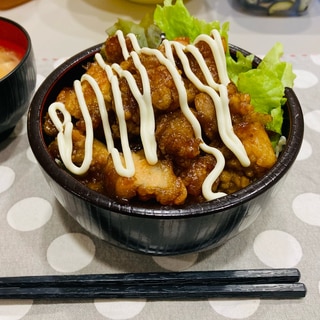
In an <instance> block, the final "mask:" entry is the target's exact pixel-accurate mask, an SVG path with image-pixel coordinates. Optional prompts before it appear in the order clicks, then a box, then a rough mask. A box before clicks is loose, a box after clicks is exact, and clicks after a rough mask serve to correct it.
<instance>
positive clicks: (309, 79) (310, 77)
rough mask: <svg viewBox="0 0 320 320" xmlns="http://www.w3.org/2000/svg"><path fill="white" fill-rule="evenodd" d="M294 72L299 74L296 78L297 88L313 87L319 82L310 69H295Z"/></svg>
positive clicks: (295, 85) (295, 84)
mask: <svg viewBox="0 0 320 320" xmlns="http://www.w3.org/2000/svg"><path fill="white" fill-rule="evenodd" d="M294 73H295V74H296V76H297V77H296V79H295V80H294V87H295V88H300V89H308V88H311V87H313V86H314V85H316V84H317V83H318V82H319V80H318V78H317V77H316V76H315V75H314V74H313V73H311V72H310V71H306V70H294Z"/></svg>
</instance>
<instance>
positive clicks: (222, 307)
mask: <svg viewBox="0 0 320 320" xmlns="http://www.w3.org/2000/svg"><path fill="white" fill-rule="evenodd" d="M209 304H210V306H211V307H212V308H213V309H214V310H215V311H216V312H217V313H219V314H220V315H222V316H224V317H227V318H230V319H244V318H248V317H250V316H252V315H253V314H254V313H255V312H256V311H257V310H258V308H259V305H260V300H259V299H254V300H235V299H232V300H219V299H214V300H213V299H212V300H211V299H209Z"/></svg>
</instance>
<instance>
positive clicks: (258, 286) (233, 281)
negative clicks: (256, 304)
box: [0, 268, 306, 300]
mask: <svg viewBox="0 0 320 320" xmlns="http://www.w3.org/2000/svg"><path fill="white" fill-rule="evenodd" d="M299 280H300V272H299V270H298V269H295V268H289V269H251V270H221V271H187V272H154V273H123V274H108V275H107V274H92V275H67V276H55V275H54V276H30V277H28V276H26V277H2V278H0V299H97V298H113V299H115V298H116V299H120V298H126V299H130V298H147V299H162V300H168V299H205V298H261V299H296V298H302V297H305V295H306V287H305V285H304V284H303V283H300V282H299Z"/></svg>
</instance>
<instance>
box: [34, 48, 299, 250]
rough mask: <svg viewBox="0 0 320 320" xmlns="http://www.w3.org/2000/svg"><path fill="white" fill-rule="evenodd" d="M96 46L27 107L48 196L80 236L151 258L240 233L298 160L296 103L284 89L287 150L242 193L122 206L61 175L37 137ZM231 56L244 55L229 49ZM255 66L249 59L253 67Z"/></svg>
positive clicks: (62, 69) (199, 247)
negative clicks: (166, 203) (61, 93)
mask: <svg viewBox="0 0 320 320" xmlns="http://www.w3.org/2000/svg"><path fill="white" fill-rule="evenodd" d="M100 48H101V45H100V44H99V45H96V46H94V47H91V48H89V49H87V50H85V51H83V52H81V53H79V54H77V55H75V56H74V57H72V58H71V59H69V60H68V61H66V62H65V63H63V64H62V65H61V66H60V67H58V68H57V69H56V70H55V71H53V72H52V73H51V74H50V75H49V76H48V78H47V79H46V80H45V81H44V82H43V84H42V85H41V87H40V88H39V90H38V91H37V92H36V94H35V97H34V99H33V101H32V103H31V107H30V110H29V115H28V137H29V141H30V145H31V148H32V150H33V153H34V155H35V157H36V158H37V160H38V161H39V164H40V166H41V168H42V170H43V173H44V176H45V178H46V180H47V181H48V183H49V185H50V187H51V189H52V191H53V192H54V194H55V196H56V198H57V199H58V201H59V202H60V203H61V205H62V206H63V207H64V208H65V209H66V211H67V212H69V214H70V215H71V216H72V217H73V218H74V219H75V220H76V221H77V222H78V223H79V224H80V225H81V226H82V227H83V228H84V229H86V230H88V231H89V232H90V233H92V234H94V235H95V236H97V237H99V238H101V239H103V240H106V241H107V242H109V243H111V244H114V245H116V246H118V247H121V248H125V249H128V250H131V251H135V252H141V253H147V254H152V255H174V254H184V253H189V252H196V251H202V250H206V249H210V248H213V247H217V246H220V245H221V244H223V243H225V242H226V241H227V240H228V239H230V238H232V237H234V236H235V235H237V234H238V233H239V232H241V231H242V230H244V229H246V227H248V226H249V225H250V224H251V223H252V222H253V221H254V220H255V218H256V217H257V216H258V214H259V213H260V212H261V211H263V209H264V207H265V206H266V205H267V203H268V201H269V200H270V197H271V195H272V192H274V191H275V190H274V188H275V187H276V186H277V184H278V182H279V181H280V180H281V179H282V178H283V177H284V176H285V175H286V173H287V172H288V170H289V168H290V167H291V166H292V164H293V163H294V161H295V159H296V156H297V155H298V152H299V149H300V146H301V143H302V138H303V130H304V126H303V115H302V112H301V108H300V104H299V101H298V100H297V97H296V95H295V94H294V92H293V91H292V90H291V89H286V91H285V94H286V97H287V104H286V105H285V107H284V125H283V134H284V135H285V136H286V137H287V144H286V146H285V147H284V149H283V151H282V152H281V154H280V156H279V158H278V161H277V163H276V164H275V165H274V167H273V168H272V169H271V170H270V171H269V172H268V173H267V174H266V175H265V176H264V177H263V179H261V180H259V181H256V182H254V183H252V184H251V185H249V186H248V187H246V188H244V189H242V190H240V191H238V192H235V193H233V194H230V195H227V196H225V197H222V198H219V199H217V200H213V201H208V202H205V203H201V204H194V205H189V206H185V207H179V208H175V207H168V206H159V207H156V208H150V207H147V205H144V204H141V205H139V206H136V205H124V204H120V203H118V202H116V201H115V200H113V199H111V198H108V197H107V196H104V195H102V194H99V193H97V192H95V191H92V190H90V189H88V188H87V187H85V186H84V185H83V184H81V183H80V182H78V181H77V180H76V179H74V178H73V177H72V176H71V175H70V174H68V172H66V171H64V170H63V169H61V168H60V167H59V166H58V165H57V164H56V163H55V161H54V159H52V157H51V156H50V155H49V153H48V150H47V138H46V136H45V134H44V133H43V131H42V125H43V121H44V116H45V114H46V112H47V109H48V107H49V105H50V104H51V103H52V102H53V101H55V99H56V96H57V94H58V93H59V91H60V90H61V89H62V88H63V87H64V86H71V85H72V83H73V81H74V79H79V78H80V76H81V75H82V74H83V72H84V71H83V66H84V65H85V64H86V62H88V61H91V60H92V59H93V56H94V54H95V53H96V52H99V50H100ZM230 50H231V53H232V54H235V53H236V51H241V52H243V53H244V54H248V52H246V51H244V50H242V49H239V48H237V47H235V46H232V45H230ZM259 62H260V60H259V59H258V58H257V57H255V60H254V63H255V64H256V65H257V64H258V63H259Z"/></svg>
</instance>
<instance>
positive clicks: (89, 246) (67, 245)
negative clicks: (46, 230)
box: [47, 233, 96, 272]
mask: <svg viewBox="0 0 320 320" xmlns="http://www.w3.org/2000/svg"><path fill="white" fill-rule="evenodd" d="M95 251H96V249H95V245H94V243H93V241H92V240H91V239H90V238H89V237H88V236H86V235H84V234H81V233H68V234H65V235H62V236H60V237H58V238H56V239H55V240H53V241H52V242H51V244H50V246H49V248H48V250H47V259H48V262H49V264H50V265H51V267H52V268H53V269H55V270H57V271H59V272H75V271H79V270H81V269H82V268H84V267H86V266H87V265H88V264H90V263H91V261H92V260H93V258H94V255H95Z"/></svg>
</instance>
